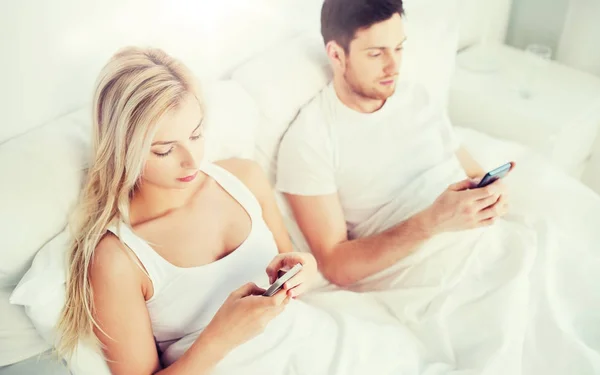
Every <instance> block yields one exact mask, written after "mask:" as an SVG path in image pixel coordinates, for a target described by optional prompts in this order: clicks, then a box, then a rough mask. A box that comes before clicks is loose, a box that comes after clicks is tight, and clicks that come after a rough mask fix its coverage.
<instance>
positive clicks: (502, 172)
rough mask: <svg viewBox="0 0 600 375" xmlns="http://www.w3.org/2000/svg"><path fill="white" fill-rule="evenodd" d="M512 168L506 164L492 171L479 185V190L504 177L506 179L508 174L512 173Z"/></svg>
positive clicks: (509, 164)
mask: <svg viewBox="0 0 600 375" xmlns="http://www.w3.org/2000/svg"><path fill="white" fill-rule="evenodd" d="M511 167H512V164H511V163H506V164H504V165H501V166H499V167H498V168H496V169H492V170H491V171H489V172H488V173H486V174H485V176H483V178H482V179H481V181H480V182H479V184H478V185H477V188H482V187H485V186H488V185H489V184H491V183H492V182H494V181H496V180H499V179H501V178H502V177H505V176H506V175H507V174H508V172H509V171H510V169H511Z"/></svg>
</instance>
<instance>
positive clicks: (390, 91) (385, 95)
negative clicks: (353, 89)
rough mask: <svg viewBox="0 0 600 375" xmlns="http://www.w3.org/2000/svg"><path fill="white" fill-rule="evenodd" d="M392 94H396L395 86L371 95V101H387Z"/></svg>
mask: <svg viewBox="0 0 600 375" xmlns="http://www.w3.org/2000/svg"><path fill="white" fill-rule="evenodd" d="M394 92H396V86H395V85H394V86H392V87H390V88H387V89H384V90H377V91H376V92H375V93H374V94H375V95H373V99H377V100H386V99H388V98H389V97H390V96H392V95H394Z"/></svg>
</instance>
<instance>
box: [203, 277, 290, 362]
mask: <svg viewBox="0 0 600 375" xmlns="http://www.w3.org/2000/svg"><path fill="white" fill-rule="evenodd" d="M264 292H265V290H264V289H262V288H259V287H258V286H256V284H254V283H248V284H245V285H244V286H242V287H241V288H239V289H237V290H235V291H233V292H232V293H231V294H230V295H229V297H228V298H227V299H226V300H225V302H224V303H223V305H222V306H221V308H219V310H218V311H217V313H216V314H215V316H214V317H213V319H212V320H211V322H210V323H209V324H208V326H207V327H206V328H205V329H204V332H203V333H204V334H207V335H209V336H210V337H211V340H212V343H213V345H214V346H218V347H220V349H221V350H222V351H223V353H225V354H226V353H228V352H229V351H231V350H233V349H234V348H236V347H237V346H239V345H241V344H243V343H245V342H247V341H248V340H250V339H252V338H253V337H255V336H257V335H259V334H260V333H262V332H263V331H264V330H265V328H266V327H267V324H269V322H270V321H271V320H272V319H273V318H275V317H276V316H277V315H279V314H280V313H281V312H282V311H283V309H284V308H285V306H286V305H287V304H288V302H289V300H290V297H289V296H287V295H286V293H285V291H284V290H281V291H279V292H278V293H276V294H275V295H273V296H272V297H265V296H262V294H263V293H264Z"/></svg>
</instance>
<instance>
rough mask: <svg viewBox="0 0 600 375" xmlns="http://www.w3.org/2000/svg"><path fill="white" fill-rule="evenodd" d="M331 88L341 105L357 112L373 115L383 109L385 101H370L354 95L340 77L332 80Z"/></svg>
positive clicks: (356, 94)
mask: <svg viewBox="0 0 600 375" xmlns="http://www.w3.org/2000/svg"><path fill="white" fill-rule="evenodd" d="M333 88H334V89H335V93H336V94H337V97H338V99H339V100H340V101H341V102H342V104H344V105H345V106H346V107H348V108H350V109H353V110H355V111H357V112H361V113H373V112H376V111H378V110H379V109H380V108H381V107H383V104H384V103H385V100H381V99H371V98H367V97H365V96H363V95H360V94H358V93H356V92H355V91H354V90H352V88H350V86H348V84H347V83H346V81H345V80H344V78H343V77H340V76H337V77H334V78H333Z"/></svg>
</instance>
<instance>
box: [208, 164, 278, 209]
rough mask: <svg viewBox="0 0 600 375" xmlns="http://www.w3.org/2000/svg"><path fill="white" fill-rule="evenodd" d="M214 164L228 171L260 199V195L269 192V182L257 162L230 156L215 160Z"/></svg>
mask: <svg viewBox="0 0 600 375" xmlns="http://www.w3.org/2000/svg"><path fill="white" fill-rule="evenodd" d="M215 164H216V165H218V166H220V167H221V168H223V169H225V170H227V171H229V172H230V173H231V174H233V175H234V176H235V177H237V178H238V179H239V180H240V181H242V182H243V183H244V184H245V185H246V186H247V187H248V189H250V191H251V192H252V193H253V194H254V195H255V196H256V197H257V198H259V200H260V197H262V196H264V195H265V194H270V193H271V184H270V183H269V180H268V178H267V176H266V174H265V172H264V171H263V169H262V168H261V167H260V165H258V163H257V162H255V161H253V160H250V159H241V158H232V159H224V160H219V161H217V162H215Z"/></svg>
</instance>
